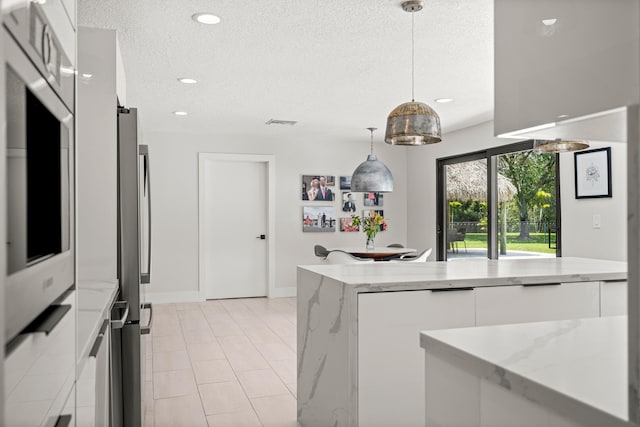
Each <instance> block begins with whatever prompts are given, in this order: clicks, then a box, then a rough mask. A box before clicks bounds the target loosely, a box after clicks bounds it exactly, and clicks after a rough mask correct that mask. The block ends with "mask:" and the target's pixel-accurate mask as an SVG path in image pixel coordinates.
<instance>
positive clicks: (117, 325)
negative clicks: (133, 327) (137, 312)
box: [111, 301, 129, 329]
mask: <svg viewBox="0 0 640 427" xmlns="http://www.w3.org/2000/svg"><path fill="white" fill-rule="evenodd" d="M114 308H117V309H124V311H123V313H122V317H121V318H120V319H118V320H112V321H111V329H122V328H123V327H124V325H125V323H127V318H128V317H129V302H128V301H116V302H115V303H114V304H113V307H112V309H114Z"/></svg>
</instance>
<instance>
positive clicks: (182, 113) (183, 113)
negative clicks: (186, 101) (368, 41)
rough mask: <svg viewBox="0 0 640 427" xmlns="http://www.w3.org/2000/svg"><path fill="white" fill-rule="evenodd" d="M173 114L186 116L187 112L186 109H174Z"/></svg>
mask: <svg viewBox="0 0 640 427" xmlns="http://www.w3.org/2000/svg"><path fill="white" fill-rule="evenodd" d="M173 114H175V115H176V116H186V115H187V112H186V111H174V112H173Z"/></svg>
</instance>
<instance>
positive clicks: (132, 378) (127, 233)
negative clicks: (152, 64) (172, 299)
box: [98, 107, 153, 427]
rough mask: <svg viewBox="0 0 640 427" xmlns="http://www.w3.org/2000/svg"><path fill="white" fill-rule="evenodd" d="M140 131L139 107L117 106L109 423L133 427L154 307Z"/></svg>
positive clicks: (138, 417) (140, 406)
mask: <svg viewBox="0 0 640 427" xmlns="http://www.w3.org/2000/svg"><path fill="white" fill-rule="evenodd" d="M138 136H139V130H138V111H137V109H136V108H123V107H119V108H118V273H119V274H118V278H119V281H120V296H119V298H118V300H119V302H118V303H116V307H115V308H114V310H113V312H112V316H113V318H112V325H113V328H112V340H113V341H112V344H113V345H112V360H111V369H112V393H111V394H112V396H111V400H112V420H113V423H112V424H113V425H114V426H118V425H124V426H136V427H139V426H142V425H143V423H144V417H145V412H146V410H145V401H144V387H143V386H144V380H145V368H146V366H145V360H146V354H145V353H146V348H145V342H146V337H145V335H146V334H149V333H150V332H151V319H152V317H153V316H152V314H153V308H152V306H151V304H150V303H148V302H146V301H145V294H146V292H145V289H146V287H147V286H149V283H150V278H151V277H150V267H151V206H150V193H149V192H150V181H149V149H148V147H147V146H146V145H139V138H138ZM98 197H99V195H98ZM114 318H119V320H120V321H118V320H115V319H114ZM120 420H121V423H122V424H120Z"/></svg>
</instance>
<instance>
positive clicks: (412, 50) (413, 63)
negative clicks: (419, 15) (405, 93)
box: [411, 12, 416, 102]
mask: <svg viewBox="0 0 640 427" xmlns="http://www.w3.org/2000/svg"><path fill="white" fill-rule="evenodd" d="M414 15H415V12H411V102H415V100H416V98H415V96H414V93H413V92H414V89H413V88H414V81H415V58H416V49H415V40H414V38H415V31H414V21H415V19H414V18H415V16H414Z"/></svg>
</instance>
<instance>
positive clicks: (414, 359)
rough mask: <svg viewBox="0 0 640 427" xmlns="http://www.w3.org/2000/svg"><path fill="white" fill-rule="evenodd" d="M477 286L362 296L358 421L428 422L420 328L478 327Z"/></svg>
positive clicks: (369, 424) (389, 423)
mask: <svg viewBox="0 0 640 427" xmlns="http://www.w3.org/2000/svg"><path fill="white" fill-rule="evenodd" d="M474 320H475V309H474V290H473V289H457V290H456V289H454V290H446V291H433V290H420V291H403V292H378V293H365V294H359V295H358V423H359V425H361V426H367V427H374V426H386V427H388V426H394V425H396V426H424V425H425V424H424V423H425V418H424V417H425V415H424V413H425V407H424V402H425V398H424V393H425V392H424V352H423V350H422V349H421V348H420V331H423V330H429V329H444V328H458V327H469V326H473V325H474Z"/></svg>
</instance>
